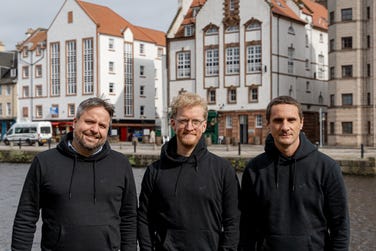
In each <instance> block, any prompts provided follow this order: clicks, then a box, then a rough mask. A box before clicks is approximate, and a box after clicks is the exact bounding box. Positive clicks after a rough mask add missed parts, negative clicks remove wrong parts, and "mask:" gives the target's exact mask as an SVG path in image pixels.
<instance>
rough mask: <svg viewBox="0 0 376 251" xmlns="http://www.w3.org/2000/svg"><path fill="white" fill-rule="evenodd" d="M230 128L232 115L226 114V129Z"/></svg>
mask: <svg viewBox="0 0 376 251" xmlns="http://www.w3.org/2000/svg"><path fill="white" fill-rule="evenodd" d="M229 128H232V117H231V116H226V129H229Z"/></svg>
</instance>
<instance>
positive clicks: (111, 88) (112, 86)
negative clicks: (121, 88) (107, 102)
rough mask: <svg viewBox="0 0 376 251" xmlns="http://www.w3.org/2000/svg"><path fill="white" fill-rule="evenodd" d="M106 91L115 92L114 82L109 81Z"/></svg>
mask: <svg viewBox="0 0 376 251" xmlns="http://www.w3.org/2000/svg"><path fill="white" fill-rule="evenodd" d="M108 93H110V94H114V93H115V83H112V82H111V83H109V84H108Z"/></svg>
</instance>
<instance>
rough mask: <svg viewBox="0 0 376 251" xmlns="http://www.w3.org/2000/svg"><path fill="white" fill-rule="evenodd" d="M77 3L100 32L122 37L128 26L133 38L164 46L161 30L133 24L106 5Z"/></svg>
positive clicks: (163, 36) (78, 1)
mask: <svg viewBox="0 0 376 251" xmlns="http://www.w3.org/2000/svg"><path fill="white" fill-rule="evenodd" d="M77 3H78V4H79V5H80V6H81V8H82V9H83V10H84V11H85V12H86V14H87V15H88V16H89V17H90V18H91V19H92V20H93V22H94V23H95V24H96V25H97V30H98V32H99V33H100V34H106V35H110V36H116V37H123V32H124V30H125V29H127V28H129V29H131V31H132V32H133V35H134V38H135V40H139V41H144V42H150V43H155V44H157V45H160V46H166V38H165V33H164V32H162V31H157V30H153V29H149V28H144V27H140V26H134V25H133V24H131V23H129V22H128V21H127V20H125V19H124V18H123V17H121V16H119V15H118V14H117V13H115V12H114V11H113V10H111V9H110V8H108V7H106V6H102V5H97V4H93V3H88V2H83V1H80V0H77Z"/></svg>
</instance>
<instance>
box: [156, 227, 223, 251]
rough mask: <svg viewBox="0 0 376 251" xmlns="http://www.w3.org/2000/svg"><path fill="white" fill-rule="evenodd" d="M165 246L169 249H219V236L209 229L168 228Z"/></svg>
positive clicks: (199, 250)
mask: <svg viewBox="0 0 376 251" xmlns="http://www.w3.org/2000/svg"><path fill="white" fill-rule="evenodd" d="M163 248H164V249H165V250H169V251H175V250H195V251H207V250H217V249H218V237H216V235H215V234H213V233H211V232H210V231H208V230H199V231H188V230H175V229H174V230H167V233H166V238H165V241H164V243H163Z"/></svg>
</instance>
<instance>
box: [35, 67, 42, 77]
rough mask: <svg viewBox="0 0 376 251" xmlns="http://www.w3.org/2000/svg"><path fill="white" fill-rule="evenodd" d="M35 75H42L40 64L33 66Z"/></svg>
mask: <svg viewBox="0 0 376 251" xmlns="http://www.w3.org/2000/svg"><path fill="white" fill-rule="evenodd" d="M35 77H36V78H40V77H42V66H41V65H40V64H39V65H36V66H35Z"/></svg>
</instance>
